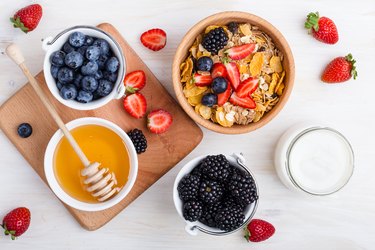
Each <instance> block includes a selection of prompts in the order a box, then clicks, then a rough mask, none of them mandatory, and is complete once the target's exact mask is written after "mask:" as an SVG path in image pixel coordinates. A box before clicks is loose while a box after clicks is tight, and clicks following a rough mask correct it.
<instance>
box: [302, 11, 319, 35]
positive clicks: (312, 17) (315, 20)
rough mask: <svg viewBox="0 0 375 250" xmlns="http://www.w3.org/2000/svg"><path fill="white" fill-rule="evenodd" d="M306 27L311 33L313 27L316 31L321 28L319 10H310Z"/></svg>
mask: <svg viewBox="0 0 375 250" xmlns="http://www.w3.org/2000/svg"><path fill="white" fill-rule="evenodd" d="M305 28H306V29H308V30H309V33H311V29H314V30H315V31H318V30H319V12H315V13H313V12H310V13H309V14H308V15H307V19H306V22H305Z"/></svg>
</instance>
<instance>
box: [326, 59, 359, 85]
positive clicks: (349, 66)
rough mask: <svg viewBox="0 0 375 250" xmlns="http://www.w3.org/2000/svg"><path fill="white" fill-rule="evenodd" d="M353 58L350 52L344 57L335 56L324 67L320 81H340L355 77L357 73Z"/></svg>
mask: <svg viewBox="0 0 375 250" xmlns="http://www.w3.org/2000/svg"><path fill="white" fill-rule="evenodd" d="M355 62H356V61H355V60H354V59H353V56H352V54H348V55H347V56H345V57H336V58H335V59H333V60H332V61H331V62H330V63H329V64H328V65H327V67H326V68H325V70H324V72H323V74H322V78H321V79H322V81H323V82H326V83H340V82H345V81H347V80H349V79H350V78H352V77H353V78H354V80H355V79H356V78H357V76H358V73H357V70H356V67H355V65H354V64H355Z"/></svg>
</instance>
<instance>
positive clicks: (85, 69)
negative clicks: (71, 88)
mask: <svg viewBox="0 0 375 250" xmlns="http://www.w3.org/2000/svg"><path fill="white" fill-rule="evenodd" d="M98 68H99V67H98V64H97V63H96V62H94V61H87V62H85V63H84V64H83V65H82V67H81V73H82V74H83V75H95V73H96V71H98Z"/></svg>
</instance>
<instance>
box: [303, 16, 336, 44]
mask: <svg viewBox="0 0 375 250" xmlns="http://www.w3.org/2000/svg"><path fill="white" fill-rule="evenodd" d="M305 28H306V29H308V30H309V33H312V35H313V37H315V38H316V39H317V40H319V41H321V42H323V43H328V44H335V43H337V41H338V40H339V34H338V32H337V28H336V25H335V23H334V22H333V21H332V20H331V19H329V18H328V17H320V16H319V12H315V13H313V12H311V13H309V14H308V15H307V20H306V22H305Z"/></svg>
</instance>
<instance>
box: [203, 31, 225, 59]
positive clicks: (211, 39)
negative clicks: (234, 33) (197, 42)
mask: <svg viewBox="0 0 375 250" xmlns="http://www.w3.org/2000/svg"><path fill="white" fill-rule="evenodd" d="M227 43H228V36H227V34H226V33H225V31H224V29H223V28H222V27H219V28H216V29H213V30H211V31H210V32H208V33H207V34H205V35H204V37H203V40H202V45H203V47H204V48H205V49H206V50H207V51H209V52H211V53H212V54H214V55H216V54H217V53H218V52H219V50H221V49H222V48H224V47H225V45H227Z"/></svg>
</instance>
